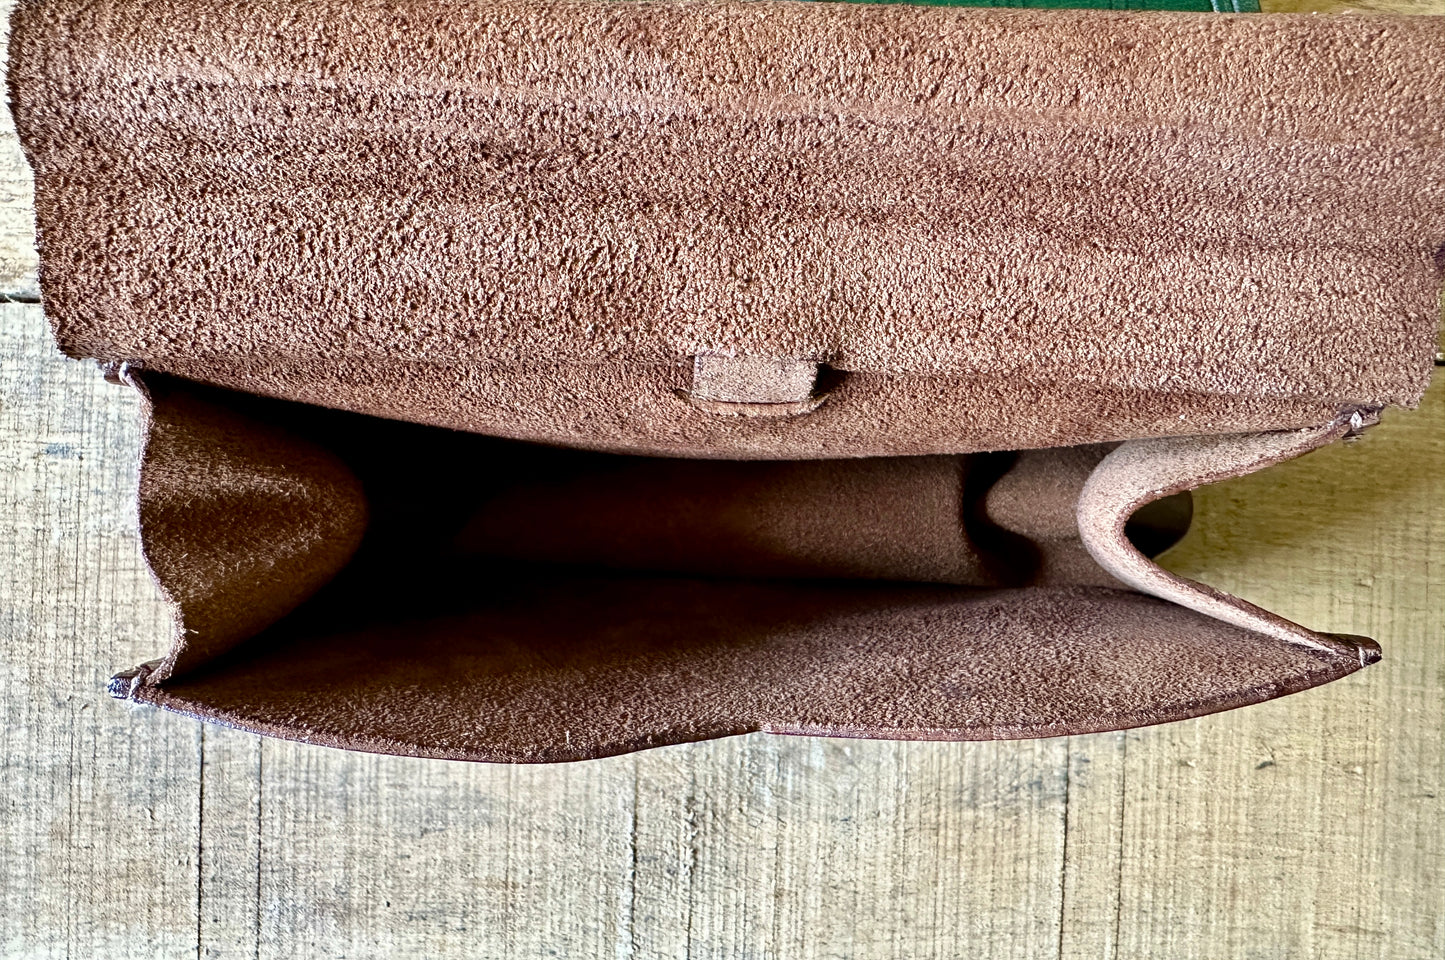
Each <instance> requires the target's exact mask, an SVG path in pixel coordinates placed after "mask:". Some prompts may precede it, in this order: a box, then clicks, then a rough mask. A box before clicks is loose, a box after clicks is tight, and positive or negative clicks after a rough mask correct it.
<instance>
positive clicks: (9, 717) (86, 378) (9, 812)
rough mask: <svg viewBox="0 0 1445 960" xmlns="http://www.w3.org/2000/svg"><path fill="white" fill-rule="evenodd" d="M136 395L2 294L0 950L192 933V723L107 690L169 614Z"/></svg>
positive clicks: (168, 940) (132, 945)
mask: <svg viewBox="0 0 1445 960" xmlns="http://www.w3.org/2000/svg"><path fill="white" fill-rule="evenodd" d="M137 412H138V404H137V401H136V399H135V397H134V396H127V395H126V391H120V390H116V389H115V388H114V387H111V386H110V385H108V384H106V383H105V382H104V381H103V380H102V379H101V378H100V376H99V374H98V373H97V371H96V368H95V365H94V364H82V363H75V362H70V361H65V360H62V359H61V357H60V355H59V354H58V353H57V352H56V350H55V348H54V347H53V346H52V345H51V343H50V340H49V336H48V330H47V329H46V327H45V323H44V320H43V319H42V317H41V313H40V308H39V307H38V306H22V305H16V304H8V305H0V689H3V690H4V691H5V696H4V697H3V698H0V751H3V756H4V758H5V761H4V763H5V771H4V777H3V779H0V810H3V811H4V815H3V816H0V836H3V840H0V851H3V866H0V956H4V957H7V958H8V957H50V956H56V957H59V956H81V957H85V956H91V957H98V956H104V957H116V958H123V957H145V958H150V957H155V956H157V955H161V954H166V955H175V954H180V953H184V952H187V951H192V950H194V948H195V941H196V892H197V891H196V857H195V828H196V816H197V803H196V792H195V786H194V785H195V778H196V774H197V770H198V759H199V758H198V756H197V750H196V748H197V743H198V740H199V731H198V729H197V728H196V725H195V724H193V723H190V722H187V721H185V720H182V719H180V718H178V717H164V716H161V715H160V714H157V713H155V712H152V711H142V710H136V709H134V708H131V707H128V706H125V705H122V704H121V703H119V702H117V701H113V700H110V699H109V698H108V697H106V696H104V693H103V691H104V687H105V681H106V678H107V677H108V676H109V674H110V673H111V671H112V670H113V668H114V667H115V665H116V664H118V663H130V662H132V661H135V660H136V658H137V657H140V658H141V659H146V658H148V657H151V656H154V655H155V651H156V648H157V643H158V640H159V638H163V637H164V636H166V633H167V631H168V630H169V625H168V624H169V618H168V615H167V611H166V608H165V605H164V604H163V602H162V600H161V597H160V595H159V591H158V590H157V589H156V587H155V586H154V585H153V584H152V583H151V580H150V576H149V574H148V572H147V570H146V568H145V564H144V562H143V561H142V558H141V554H140V544H139V539H138V537H137V536H136V532H135V507H134V484H135V469H136V462H135V454H136V450H137V445H138V442H139V439H140V438H139V432H138V423H137V416H136V415H137Z"/></svg>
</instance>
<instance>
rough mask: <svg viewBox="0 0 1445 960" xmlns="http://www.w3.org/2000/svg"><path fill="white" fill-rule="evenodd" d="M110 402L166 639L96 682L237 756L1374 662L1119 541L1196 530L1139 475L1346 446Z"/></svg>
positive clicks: (902, 717)
mask: <svg viewBox="0 0 1445 960" xmlns="http://www.w3.org/2000/svg"><path fill="white" fill-rule="evenodd" d="M130 379H131V380H132V382H133V383H135V384H136V385H137V386H138V387H140V388H141V389H142V390H143V391H144V392H145V393H146V395H147V397H148V399H149V407H150V417H151V422H150V440H149V443H148V446H147V450H146V454H145V458H144V463H143V468H142V476H141V497H140V501H141V526H142V534H143V540H144V546H145V550H146V555H147V558H148V560H149V562H150V564H151V566H152V569H153V571H154V573H155V575H156V577H157V579H158V581H159V582H160V584H161V585H162V587H163V588H164V589H165V591H166V593H167V595H168V596H169V597H170V598H171V600H172V601H173V603H174V604H175V609H176V615H177V634H176V642H175V645H174V647H173V649H172V650H171V652H170V654H169V655H168V656H167V657H166V658H164V659H163V660H161V661H156V662H153V663H152V664H149V665H147V666H146V667H144V668H141V669H140V670H138V671H131V672H129V673H127V674H123V675H121V676H120V677H119V678H118V679H117V680H116V681H115V686H114V692H116V693H117V694H119V695H125V696H130V697H132V698H134V699H136V700H141V701H146V702H152V703H156V704H159V705H161V706H165V707H168V708H170V709H174V710H179V711H181V712H184V713H187V714H191V715H194V716H199V717H202V718H205V719H209V720H219V721H221V722H224V723H228V724H232V725H235V726H239V727H243V728H246V729H250V730H255V731H257V732H262V733H267V734H271V735H276V736H282V737H288V738H292V739H299V740H305V741H309V742H316V743H323V744H328V745H333V746H341V747H347V748H352V749H363V750H374V751H381V752H387V753H399V754H410V755H419V756H434V757H450V758H461V759H473V760H495V761H556V760H575V759H584V758H589V757H597V756H605V755H609V754H614V753H619V752H625V751H627V750H632V749H638V748H641V747H646V746H652V745H658V744H664V743H676V742H683V741H691V740H699V739H706V738H710V737H716V736H723V735H728V734H735V733H743V732H748V731H755V730H766V731H772V732H779V733H807V734H823V735H841V736H880V737H895V738H910V739H991V738H1005V737H1032V736H1050V735H1058V734H1063V733H1072V732H1082V731H1091V730H1103V729H1113V728H1120V727H1128V726H1136V725H1140V724H1147V723H1154V722H1161V721H1165V720H1172V719H1178V718H1181V717H1187V716H1194V715H1198V714H1201V713H1207V712H1212V711H1215V710H1221V709H1226V708H1228V707H1233V706H1238V705H1241V704H1244V703H1249V702H1254V701H1257V700H1263V699H1268V698H1270V697H1274V696H1278V695H1281V694H1284V693H1288V692H1292V691H1294V690H1299V689H1303V688H1305V687H1310V686H1314V685H1316V684H1318V683H1322V682H1325V681H1327V680H1330V679H1334V678H1335V677H1338V676H1341V675H1343V674H1345V673H1348V672H1351V671H1352V670H1354V669H1358V667H1360V666H1362V665H1363V664H1364V663H1366V662H1369V661H1370V660H1371V659H1372V658H1374V657H1376V656H1377V655H1378V654H1377V650H1376V648H1375V647H1374V645H1373V644H1372V643H1371V642H1370V641H1365V640H1362V639H1361V638H1337V637H1330V636H1324V635H1319V634H1314V633H1311V632H1310V631H1307V630H1304V629H1303V628H1300V627H1298V626H1295V625H1293V624H1287V623H1285V622H1284V621H1279V620H1278V619H1277V618H1272V617H1270V615H1268V614H1265V613H1264V612H1263V611H1257V610H1255V609H1254V608H1251V607H1249V606H1248V605H1247V604H1244V603H1243V602H1241V601H1238V600H1236V599H1234V598H1226V597H1223V596H1222V595H1220V594H1215V593H1213V592H1212V591H1209V590H1208V588H1204V587H1201V586H1199V585H1193V584H1187V581H1177V583H1183V584H1187V586H1185V587H1184V588H1182V590H1180V589H1178V587H1177V583H1176V587H1175V590H1176V595H1174V596H1172V597H1170V599H1160V598H1159V597H1156V596H1149V595H1146V594H1145V593H1141V592H1139V590H1138V589H1137V588H1138V587H1139V586H1140V585H1141V583H1140V578H1141V576H1142V577H1143V579H1144V581H1148V579H1149V578H1150V577H1156V578H1157V577H1161V576H1162V577H1164V578H1166V579H1175V580H1177V578H1170V577H1169V575H1167V574H1164V573H1163V571H1162V570H1160V569H1159V568H1158V567H1157V566H1155V565H1153V564H1152V562H1150V561H1149V560H1148V559H1147V558H1146V556H1145V553H1144V552H1141V551H1140V549H1138V546H1142V547H1144V549H1145V550H1146V551H1147V552H1149V553H1154V552H1157V551H1158V550H1159V549H1162V548H1163V547H1164V546H1166V545H1167V544H1168V543H1169V542H1171V541H1172V539H1176V538H1177V537H1178V536H1180V535H1182V533H1183V530H1184V528H1185V527H1186V526H1187V524H1188V519H1189V518H1188V508H1187V500H1185V499H1183V498H1181V497H1180V496H1178V491H1177V490H1174V489H1170V488H1169V485H1161V484H1160V483H1158V482H1157V480H1158V477H1157V476H1151V475H1149V470H1150V469H1153V470H1154V471H1155V472H1156V473H1159V472H1160V471H1162V472H1163V474H1168V473H1170V471H1171V467H1173V468H1179V467H1183V468H1185V470H1186V472H1187V473H1189V474H1190V475H1189V476H1179V477H1175V478H1174V481H1173V483H1172V486H1174V487H1177V488H1178V489H1179V490H1182V489H1185V488H1187V487H1188V486H1190V485H1192V484H1194V483H1195V482H1197V481H1198V480H1200V479H1213V478H1214V477H1213V476H1212V475H1211V474H1210V472H1209V471H1210V470H1213V471H1215V472H1216V473H1218V472H1220V471H1223V472H1225V473H1237V472H1243V471H1246V470H1248V469H1252V468H1254V467H1256V466H1258V465H1260V464H1261V463H1262V462H1272V461H1273V460H1277V459H1281V458H1283V457H1284V456H1287V455H1292V454H1294V453H1297V452H1300V451H1301V449H1308V448H1310V447H1312V446H1315V445H1318V444H1319V443H1321V442H1325V441H1326V440H1328V439H1330V438H1331V437H1333V436H1338V435H1339V434H1340V433H1341V432H1342V431H1343V430H1345V429H1348V423H1347V422H1345V423H1341V424H1332V425H1330V427H1328V428H1321V429H1317V430H1313V431H1291V432H1285V433H1281V434H1267V435H1258V436H1256V437H1253V438H1248V440H1247V442H1246V441H1243V440H1241V438H1210V439H1200V440H1195V441H1191V442H1192V444H1193V446H1189V445H1188V444H1186V447H1187V448H1188V450H1193V451H1195V452H1196V454H1197V452H1198V450H1199V449H1200V446H1199V445H1201V444H1202V445H1204V446H1205V447H1207V448H1209V450H1212V451H1213V452H1212V453H1209V452H1206V453H1205V454H1204V455H1203V460H1202V461H1201V462H1197V463H1190V462H1188V456H1187V451H1184V452H1181V450H1179V449H1172V450H1166V451H1164V452H1163V453H1157V454H1154V455H1151V454H1150V453H1149V451H1148V450H1147V448H1140V447H1139V446H1138V445H1137V444H1138V443H1147V442H1131V443H1126V444H1124V445H1122V446H1118V445H1103V446H1097V445H1095V446H1084V447H1072V448H1058V449H1052V450H1035V451H1021V452H1005V453H993V454H976V455H970V456H926V457H898V458H875V459H867V458H864V459H854V460H834V461H796V462H768V461H762V462H758V461H752V462H749V461H697V460H678V459H667V458H654V457H639V456H625V455H617V454H601V453H593V452H587V451H578V450H566V449H558V448H549V447H543V446H538V445H535V444H528V443H522V442H518V441H509V440H501V439H496V438H489V437H481V436H476V435H469V434H463V433H458V432H454V431H448V430H443V429H438V428H433V427H426V426H421V425H416V424H409V423H402V422H398V421H388V420H379V419H375V418H370V417H365V416H361V415H357V414H350V413H342V412H338V411H330V410H323V409H318V408H312V407H309V406H305V405H300V404H294V403H289V402H285V401H274V400H266V399H261V398H256V397H251V396H247V395H243V394H237V393H232V392H229V391H224V390H219V389H215V388H209V387H201V386H198V385H195V384H191V383H188V382H185V381H180V380H176V379H174V378H168V377H162V376H156V375H148V376H146V377H144V379H143V381H142V380H141V379H140V378H135V377H132V378H130ZM1261 438H1262V439H1261ZM1231 442H1232V443H1234V444H1235V447H1234V448H1230V447H1229V444H1230V443H1231ZM1153 443H1155V444H1160V443H1163V444H1164V445H1165V446H1166V447H1167V446H1168V444H1169V443H1170V442H1166V441H1153ZM1173 443H1174V445H1175V446H1176V447H1177V446H1178V445H1179V444H1180V443H1182V441H1173ZM1241 443H1243V448H1240V444H1241ZM1251 444H1252V446H1251ZM1244 448H1247V449H1244ZM1221 451H1222V452H1221ZM1121 458H1122V460H1121ZM1135 460H1139V463H1142V464H1144V466H1143V467H1141V466H1140V465H1139V463H1135V462H1134V461H1135ZM1119 462H1123V463H1126V464H1130V466H1128V469H1127V475H1126V476H1124V478H1123V480H1124V481H1127V480H1128V479H1129V478H1131V477H1145V479H1146V480H1147V482H1146V484H1145V485H1146V486H1147V487H1148V491H1147V494H1146V495H1145V496H1144V497H1142V498H1141V497H1140V496H1139V494H1138V491H1137V490H1134V489H1132V488H1131V487H1130V485H1129V483H1128V482H1121V479H1120V477H1119V476H1116V475H1115V473H1116V471H1117V467H1116V466H1114V465H1115V464H1117V463H1119ZM1174 472H1178V469H1175V470H1174ZM1101 490H1103V493H1101V492H1100V491H1101ZM1186 496H1187V495H1186ZM1111 497H1112V498H1113V499H1111ZM1141 499H1142V500H1143V501H1145V502H1148V503H1152V504H1153V506H1151V507H1149V508H1147V509H1144V510H1140V509H1139V508H1140V507H1141V506H1144V503H1141V502H1139V501H1141ZM1131 520H1133V523H1132V525H1131V524H1130V521H1131ZM1081 524H1082V526H1081ZM1136 542H1137V544H1138V546H1136ZM1121 557H1122V559H1120V558H1121ZM1141 571H1142V573H1141ZM1142 585H1143V588H1144V589H1146V590H1150V591H1151V592H1154V593H1162V594H1164V595H1168V593H1169V590H1170V585H1169V584H1168V583H1163V584H1162V585H1161V583H1159V582H1155V583H1149V582H1144V583H1143V584H1142ZM1211 602H1214V603H1219V602H1223V603H1224V605H1225V607H1226V608H1227V609H1226V610H1225V611H1224V613H1223V617H1224V619H1221V612H1220V610H1218V609H1215V610H1208V609H1207V608H1208V605H1209V603H1211ZM1191 604H1192V605H1194V606H1198V607H1201V608H1202V609H1205V611H1206V612H1200V610H1196V609H1190V605H1191ZM1231 616H1232V617H1233V618H1234V619H1236V620H1237V621H1238V622H1236V623H1228V622H1225V620H1226V619H1229V618H1230V617H1231Z"/></svg>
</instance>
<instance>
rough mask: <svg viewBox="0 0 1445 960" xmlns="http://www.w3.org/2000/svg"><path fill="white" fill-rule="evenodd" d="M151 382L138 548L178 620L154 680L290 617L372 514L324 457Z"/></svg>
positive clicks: (271, 429)
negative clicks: (141, 550) (164, 660)
mask: <svg viewBox="0 0 1445 960" xmlns="http://www.w3.org/2000/svg"><path fill="white" fill-rule="evenodd" d="M149 383H150V384H152V386H151V387H150V389H149V390H148V392H147V400H148V401H149V408H150V409H149V419H150V430H149V433H148V435H147V442H146V449H145V454H144V460H143V462H142V465H141V481H140V489H139V492H138V497H139V512H140V530H141V542H142V544H143V545H144V548H145V555H146V562H147V563H148V564H149V565H150V569H151V573H152V574H153V575H154V576H155V578H156V581H157V582H158V583H159V584H160V585H161V588H162V589H163V590H164V591H165V593H166V596H167V598H168V599H169V600H170V601H171V603H172V604H174V606H175V610H176V615H177V632H176V637H175V640H174V646H173V649H172V650H171V652H170V655H169V656H168V657H167V659H166V662H165V664H164V666H163V667H162V668H161V669H160V670H159V671H157V676H156V679H158V680H159V679H163V678H164V677H166V676H168V675H170V674H172V673H184V672H186V671H187V670H192V669H195V668H196V667H197V666H199V665H200V664H203V663H205V662H207V661H208V660H211V659H213V658H215V657H216V656H219V655H220V654H222V653H224V652H226V651H227V650H229V649H230V648H231V647H233V646H235V645H236V644H239V643H241V642H242V641H244V640H248V639H250V638H251V637H253V636H255V635H256V634H257V633H260V632H261V631H262V630H264V629H265V628H266V627H269V626H270V625H271V624H272V623H274V622H276V621H277V620H279V619H281V618H282V617H284V616H285V615H286V614H288V613H290V612H291V611H292V610H294V609H295V608H296V607H297V606H298V605H300V604H301V602H302V601H304V600H306V599H307V598H308V597H310V596H311V595H312V594H313V593H315V592H316V591H317V590H318V589H320V588H321V587H322V586H324V585H325V584H326V583H328V582H329V581H330V580H331V579H332V578H333V577H335V576H336V574H337V573H339V572H340V571H341V570H342V568H343V567H345V566H346V564H347V563H348V562H349V561H350V560H351V557H352V554H354V553H355V552H356V548H357V547H358V546H359V545H360V544H361V540H362V536H363V534H364V533H365V531H366V527H367V521H368V515H367V505H366V499H365V495H364V493H363V491H362V489H361V485H360V484H359V483H358V482H357V480H356V477H355V476H354V475H353V474H352V473H351V471H350V469H348V468H347V467H346V465H345V464H343V463H342V462H341V461H340V460H338V459H337V458H336V457H335V456H334V455H333V454H331V453H330V452H329V451H327V450H325V449H324V448H322V447H319V446H317V445H315V444H310V443H307V442H306V441H305V440H302V439H301V438H298V437H295V436H292V435H290V434H288V433H287V431H285V430H284V429H283V428H281V427H279V426H277V425H274V424H268V423H263V422H260V421H258V420H255V419H253V418H250V417H247V416H245V415H244V414H241V413H238V412H235V411H233V410H229V409H227V408H226V407H225V406H224V405H223V404H221V403H217V402H215V398H213V397H211V398H208V397H203V396H199V395H197V394H195V393H194V392H192V391H189V390H187V389H186V388H185V387H184V386H180V385H175V384H171V383H168V382H164V381H157V380H155V379H154V378H152V380H151V381H149Z"/></svg>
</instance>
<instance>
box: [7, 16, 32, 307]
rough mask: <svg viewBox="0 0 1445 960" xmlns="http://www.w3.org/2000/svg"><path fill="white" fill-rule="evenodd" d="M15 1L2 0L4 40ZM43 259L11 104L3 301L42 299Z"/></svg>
mask: <svg viewBox="0 0 1445 960" xmlns="http://www.w3.org/2000/svg"><path fill="white" fill-rule="evenodd" d="M14 7H15V0H0V18H3V21H0V37H3V40H4V42H5V43H6V45H7V47H8V44H9V40H10V11H11V10H12V9H14ZM39 264H40V258H39V256H38V255H37V254H36V252H35V178H34V177H33V176H32V175H31V173H30V167H29V166H28V165H27V164H26V163H25V155H24V154H23V153H21V152H20V138H19V137H17V136H16V135H15V123H14V121H13V120H12V119H11V118H10V108H9V104H8V101H7V103H6V107H5V109H3V110H0V301H5V300H13V301H19V302H21V303H35V302H37V301H38V300H39V299H40V281H39Z"/></svg>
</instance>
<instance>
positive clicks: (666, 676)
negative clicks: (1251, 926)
mask: <svg viewBox="0 0 1445 960" xmlns="http://www.w3.org/2000/svg"><path fill="white" fill-rule="evenodd" d="M257 646H258V648H259V649H258V650H257V651H256V652H253V653H252V655H251V656H249V657H248V658H246V659H244V660H239V661H237V662H235V663H232V664H228V665H225V666H224V668H222V667H218V668H217V669H215V670H213V671H210V672H202V673H200V674H197V675H194V676H192V677H189V678H182V679H181V680H179V681H178V682H175V683H168V684H164V685H162V686H160V687H143V688H141V689H140V690H139V691H138V694H137V696H138V699H141V700H143V701H146V702H154V703H159V704H161V705H163V706H167V707H170V708H172V709H178V710H181V711H183V712H186V713H191V714H193V715H196V716H200V717H204V718H206V719H210V720H221V721H223V722H226V723H231V724H235V725H238V726H242V727H245V728H247V729H254V730H257V731H259V732H262V733H269V734H274V735H281V736H286V737H290V738H293V739H299V740H304V741H307V742H310V743H320V744H326V745H331V746H342V747H349V748H352V749H362V750H372V751H379V752H384V753H399V754H407V755H419V756H440V757H454V758H463V759H472V760H501V761H525V762H537V761H556V760H579V759H585V758H589V757H598V756H607V755H609V754H614V753H621V752H624V751H627V750H635V749H640V748H642V747H648V746H659V745H662V744H667V743H680V742H685V741H690V740H701V739H706V738H709V737H718V736H725V735H728V734H736V733H746V732H748V731H753V730H767V731H772V732H777V733H799V734H816V735H825V736H868V737H897V738H905V739H1000V738H1010V737H1037V736H1056V735H1059V734H1064V733H1081V732H1087V731H1093V730H1107V729H1115V728H1120V727H1131V726H1139V725H1141V724H1149V723H1160V722H1163V721H1167V720H1178V719H1182V718H1185V717H1190V716H1197V715H1199V714H1203V713H1210V712H1213V711H1216V710H1223V709H1227V708H1229V707H1237V706H1241V705H1243V704H1246V703H1253V702H1257V701H1259V700H1266V699H1269V698H1271V697H1276V696H1280V695H1282V694H1286V693H1290V692H1293V691H1295V690H1299V689H1302V688H1305V687H1311V686H1314V685H1316V684H1319V683H1322V682H1325V681H1327V680H1332V679H1335V678H1336V677H1339V676H1342V675H1344V674H1346V673H1349V672H1351V671H1353V670H1355V669H1358V668H1359V666H1360V663H1359V660H1358V659H1357V658H1355V657H1352V656H1337V655H1330V654H1328V653H1324V652H1319V651H1314V650H1310V649H1309V648H1306V647H1301V646H1297V645H1293V644H1289V643H1285V642H1283V641H1280V640H1277V639H1274V638H1269V637H1262V636H1260V635H1258V634H1254V633H1251V632H1249V631H1246V630H1241V629H1239V628H1237V627H1231V626H1227V625H1225V624H1221V623H1219V622H1218V621H1216V620H1212V619H1210V618H1208V617H1205V616H1202V615H1200V614H1197V613H1194V612H1192V611H1189V610H1185V609H1183V608H1181V607H1177V606H1174V605H1172V604H1169V603H1166V602H1164V601H1160V600H1155V599H1153V598H1151V597H1145V596H1141V595H1139V594H1136V593H1130V592H1127V591H1123V590H1107V589H1098V588H1063V589H1049V588H1032V589H1025V590H1004V591H988V590H983V591H980V590H969V589H965V588H958V587H951V588H950V587H916V586H915V587H908V586H900V585H892V586H887V585H885V586H859V585H850V586H829V585H810V584H779V583H771V584H769V583H748V582H739V581H726V580H712V581H700V580H682V579H655V580H646V579H644V580H637V579H600V580H597V579H593V580H587V579H573V578H553V579H550V580H537V581H531V582H525V581H524V582H521V583H516V582H509V581H507V580H502V581H500V582H499V583H497V584H494V585H493V588H492V590H491V591H490V592H489V593H488V594H486V595H485V599H484V600H483V602H482V604H481V606H480V609H476V610H473V611H471V612H468V613H464V614H457V615H453V616H447V617H428V616H421V617H419V618H418V619H416V620H407V621H404V622H401V623H393V624H385V625H373V626H370V627H368V628H366V629H361V630H331V631H327V630H322V631H320V632H319V633H317V634H311V635H307V636H302V637H288V636H286V635H284V634H280V635H277V636H276V637H274V638H272V639H271V640H270V641H269V642H268V641H266V640H263V641H259V642H258V644H257Z"/></svg>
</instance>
